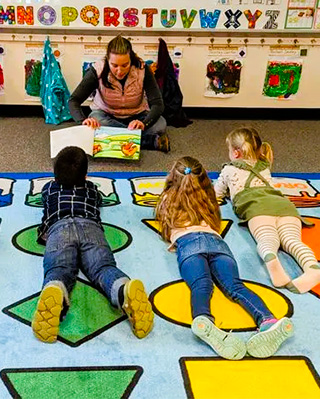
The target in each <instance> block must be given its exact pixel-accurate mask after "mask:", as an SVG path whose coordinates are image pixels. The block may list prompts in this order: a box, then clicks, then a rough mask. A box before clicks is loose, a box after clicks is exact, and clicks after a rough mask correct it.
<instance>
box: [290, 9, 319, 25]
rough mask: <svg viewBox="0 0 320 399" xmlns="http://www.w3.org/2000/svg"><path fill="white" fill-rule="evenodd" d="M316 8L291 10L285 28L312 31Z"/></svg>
mask: <svg viewBox="0 0 320 399" xmlns="http://www.w3.org/2000/svg"><path fill="white" fill-rule="evenodd" d="M313 18H314V8H289V9H288V12H287V18H286V23H285V28H288V29H311V28H312V25H313Z"/></svg>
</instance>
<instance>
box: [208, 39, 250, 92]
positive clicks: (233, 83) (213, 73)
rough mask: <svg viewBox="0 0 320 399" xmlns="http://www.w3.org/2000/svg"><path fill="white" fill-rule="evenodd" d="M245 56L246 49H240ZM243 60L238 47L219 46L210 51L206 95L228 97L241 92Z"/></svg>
mask: <svg viewBox="0 0 320 399" xmlns="http://www.w3.org/2000/svg"><path fill="white" fill-rule="evenodd" d="M240 53H241V55H243V56H245V51H240ZM241 69H242V60H241V56H240V55H239V49H238V48H237V47H233V48H232V47H229V48H221V49H219V48H217V49H213V50H211V51H210V53H209V63H208V64H207V70H206V84H205V92H204V95H205V97H219V98H228V97H232V96H234V95H236V94H238V93H239V89H240V74H241Z"/></svg>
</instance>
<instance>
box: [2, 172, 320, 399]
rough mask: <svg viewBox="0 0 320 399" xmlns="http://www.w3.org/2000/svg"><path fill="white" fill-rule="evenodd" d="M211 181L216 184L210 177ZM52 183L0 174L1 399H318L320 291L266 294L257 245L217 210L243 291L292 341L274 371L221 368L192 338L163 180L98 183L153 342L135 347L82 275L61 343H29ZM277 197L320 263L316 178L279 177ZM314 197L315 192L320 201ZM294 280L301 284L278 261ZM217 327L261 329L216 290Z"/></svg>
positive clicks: (245, 331)
mask: <svg viewBox="0 0 320 399" xmlns="http://www.w3.org/2000/svg"><path fill="white" fill-rule="evenodd" d="M211 177H212V179H215V178H216V177H217V175H216V174H214V173H213V174H211ZM49 178H50V175H49V174H46V175H44V174H0V218H1V223H0V249H1V257H0V269H1V273H0V292H1V296H0V301H1V309H2V312H1V315H0V318H1V335H0V353H1V357H0V370H1V381H0V398H1V399H6V398H11V397H13V398H22V399H56V398H59V399H62V398H63V399H74V398H77V399H79V398H81V399H89V398H90V399H120V398H129V397H130V398H132V399H153V398H155V399H185V398H194V399H235V398H237V399H259V398H264V399H279V398H282V399H302V398H303V399H316V398H320V382H319V381H320V380H319V375H320V311H319V310H320V286H317V287H315V288H314V290H313V291H312V292H310V293H307V294H304V295H295V294H292V293H290V292H289V291H287V290H284V289H274V288H272V287H271V285H270V281H269V279H268V276H267V273H266V270H265V269H264V267H263V265H262V262H261V260H260V259H259V257H258V255H257V253H256V250H255V243H254V241H253V239H252V237H251V235H250V233H249V232H248V230H247V229H246V228H244V227H239V226H238V224H237V219H236V217H235V216H234V214H233V211H232V208H231V206H230V203H225V204H222V205H221V212H222V217H223V226H222V235H223V236H224V238H225V240H226V241H227V243H228V244H229V246H230V247H231V249H232V251H233V252H234V254H235V256H236V258H237V260H238V263H239V269H240V275H241V277H242V278H243V280H244V281H245V283H246V284H247V285H248V286H249V287H250V288H252V289H253V290H254V291H255V292H256V293H258V295H260V296H261V298H263V300H264V301H265V302H266V304H267V305H268V306H269V307H270V309H271V310H272V311H273V312H274V313H275V315H276V316H277V317H283V316H285V315H287V316H292V319H293V321H294V324H295V328H296V330H295V331H296V332H295V335H294V337H293V338H292V339H290V340H288V341H287V342H286V343H285V344H284V345H283V346H282V347H281V349H280V350H279V351H278V353H277V354H276V356H274V357H272V358H270V359H253V358H250V357H245V358H244V359H243V360H241V361H227V360H224V359H221V358H220V357H217V356H216V355H215V353H214V352H213V351H212V350H211V349H210V348H209V347H208V346H207V345H206V344H204V343H203V342H201V341H199V340H198V339H197V338H196V337H194V336H193V334H192V333H191V330H190V323H191V311H190V293H189V290H188V289H187V287H186V285H185V284H184V283H183V282H182V281H181V279H180V276H179V272H178V267H177V263H176V257H175V254H173V253H169V252H168V251H167V250H166V247H167V246H166V244H165V243H164V242H162V241H161V239H160V237H159V234H158V230H157V224H156V223H155V221H154V208H153V207H154V205H155V203H156V201H157V198H158V195H159V193H160V192H161V190H162V188H163V185H164V179H165V177H164V174H161V173H159V174H156V173H140V174H138V173H135V174H134V173H132V174H128V173H92V174H91V175H90V176H89V179H90V180H92V181H94V182H95V183H96V184H97V185H98V186H99V189H100V191H101V193H102V196H103V208H102V212H101V215H102V220H103V223H104V229H105V233H106V237H107V239H108V241H109V243H110V245H111V247H112V249H113V251H114V252H115V256H116V260H117V263H118V266H119V267H120V268H121V269H123V270H124V271H125V272H126V273H127V274H128V275H129V276H131V277H132V278H139V279H141V280H143V282H144V284H145V286H146V289H147V291H148V292H149V293H150V295H151V300H152V303H153V307H154V310H155V313H156V316H155V327H154V330H153V331H152V332H151V334H150V335H149V336H148V337H147V338H145V339H143V340H139V339H137V338H136V337H135V336H134V335H133V334H132V333H131V330H130V327H129V324H128V321H127V320H126V318H125V317H124V316H123V315H122V314H121V313H120V312H119V311H117V310H115V309H113V308H112V307H111V306H110V305H109V303H108V302H107V300H106V299H105V298H104V296H102V295H101V294H100V293H99V292H98V291H97V290H95V289H94V288H93V287H92V285H91V284H90V282H88V281H87V280H86V278H85V277H84V276H83V275H82V274H81V273H80V274H79V278H78V281H77V284H76V287H75V289H74V292H73V295H72V305H71V308H70V311H69V313H68V315H67V317H66V319H65V321H64V322H63V323H62V324H61V328H60V332H59V337H58V342H57V343H55V344H44V343H42V342H40V341H38V340H36V339H35V338H34V337H33V334H32V331H31V327H30V322H31V320H32V315H33V312H34V309H35V306H36V302H37V298H38V295H39V291H40V287H41V284H42V277H43V276H42V255H43V252H44V247H43V246H41V245H38V244H37V243H36V227H37V225H38V224H39V223H40V219H41V215H42V208H41V207H42V204H41V198H40V192H41V188H42V186H43V185H44V184H45V183H46V181H47V180H48V179H49ZM273 183H274V186H275V187H277V188H278V189H280V190H281V191H282V192H283V193H284V194H285V195H287V196H288V197H289V198H290V199H291V200H292V201H293V202H294V203H295V204H296V205H297V206H298V207H299V210H300V212H301V214H302V215H304V216H306V217H308V218H309V219H310V220H312V221H313V222H314V223H315V225H314V227H312V228H310V229H305V230H304V231H303V240H304V241H305V242H306V243H308V244H309V245H310V246H311V247H312V248H313V249H314V251H315V252H316V255H317V257H318V259H319V260H320V245H319V244H320V208H319V206H320V175H295V176H293V175H290V176H288V175H287V176H281V175H278V176H276V177H275V178H274V182H273ZM318 190H319V191H318ZM280 257H281V260H282V262H283V264H284V265H285V267H286V269H287V272H288V273H289V274H290V275H291V276H292V277H295V276H297V275H298V274H300V273H301V271H300V270H299V267H298V266H297V265H296V263H295V262H294V260H293V259H292V258H291V257H290V256H289V255H287V254H285V253H280ZM212 311H213V313H214V315H215V317H216V322H217V324H218V326H220V327H221V328H224V329H226V330H231V329H232V330H233V331H234V332H235V333H237V334H239V335H240V336H241V337H242V338H243V339H248V337H249V336H250V335H251V334H252V331H254V330H255V328H256V326H255V324H254V322H253V320H252V319H251V317H250V316H248V314H246V313H245V312H244V311H243V310H242V309H241V308H240V307H239V306H238V305H236V304H235V303H233V302H231V301H230V300H228V299H226V298H225V297H224V296H223V295H222V293H221V292H220V291H219V290H218V289H215V292H214V295H213V299H212Z"/></svg>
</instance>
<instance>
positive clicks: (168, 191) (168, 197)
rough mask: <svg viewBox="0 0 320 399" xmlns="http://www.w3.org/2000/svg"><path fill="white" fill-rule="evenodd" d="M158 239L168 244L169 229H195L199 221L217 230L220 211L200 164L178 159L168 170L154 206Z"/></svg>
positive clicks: (190, 159)
mask: <svg viewBox="0 0 320 399" xmlns="http://www.w3.org/2000/svg"><path fill="white" fill-rule="evenodd" d="M156 219H157V220H158V222H159V223H160V229H161V234H162V237H163V238H164V239H165V240H166V241H170V235H171V231H172V229H175V228H182V227H186V226H197V225H200V224H201V222H202V221H204V222H205V223H206V224H208V225H209V226H210V227H211V228H212V229H213V230H215V231H218V232H219V230H220V223H221V217H220V210H219V205H218V202H217V199H216V195H215V192H214V188H213V185H212V182H211V180H210V178H209V176H208V174H207V172H206V171H205V170H204V168H203V166H202V165H201V163H200V162H199V161H198V160H196V159H194V158H191V157H183V158H181V159H179V160H178V161H177V162H176V163H175V164H174V165H173V168H172V169H171V171H170V174H169V175H168V177H167V179H166V183H165V187H164V190H163V192H162V194H161V196H160V200H159V202H158V205H157V207H156Z"/></svg>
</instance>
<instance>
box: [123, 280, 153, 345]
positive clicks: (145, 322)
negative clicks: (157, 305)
mask: <svg viewBox="0 0 320 399" xmlns="http://www.w3.org/2000/svg"><path fill="white" fill-rule="evenodd" d="M122 309H123V310H124V312H125V313H126V314H127V316H128V318H129V322H130V324H131V328H132V331H133V334H134V335H135V336H136V337H138V338H144V337H146V336H147V335H148V334H149V332H150V331H151V330H152V327H153V317H154V314H153V311H152V307H151V303H150V302H149V300H148V296H147V294H146V292H145V290H144V286H143V284H142V282H141V281H140V280H130V281H128V282H127V283H126V284H125V286H124V302H123V306H122Z"/></svg>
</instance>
